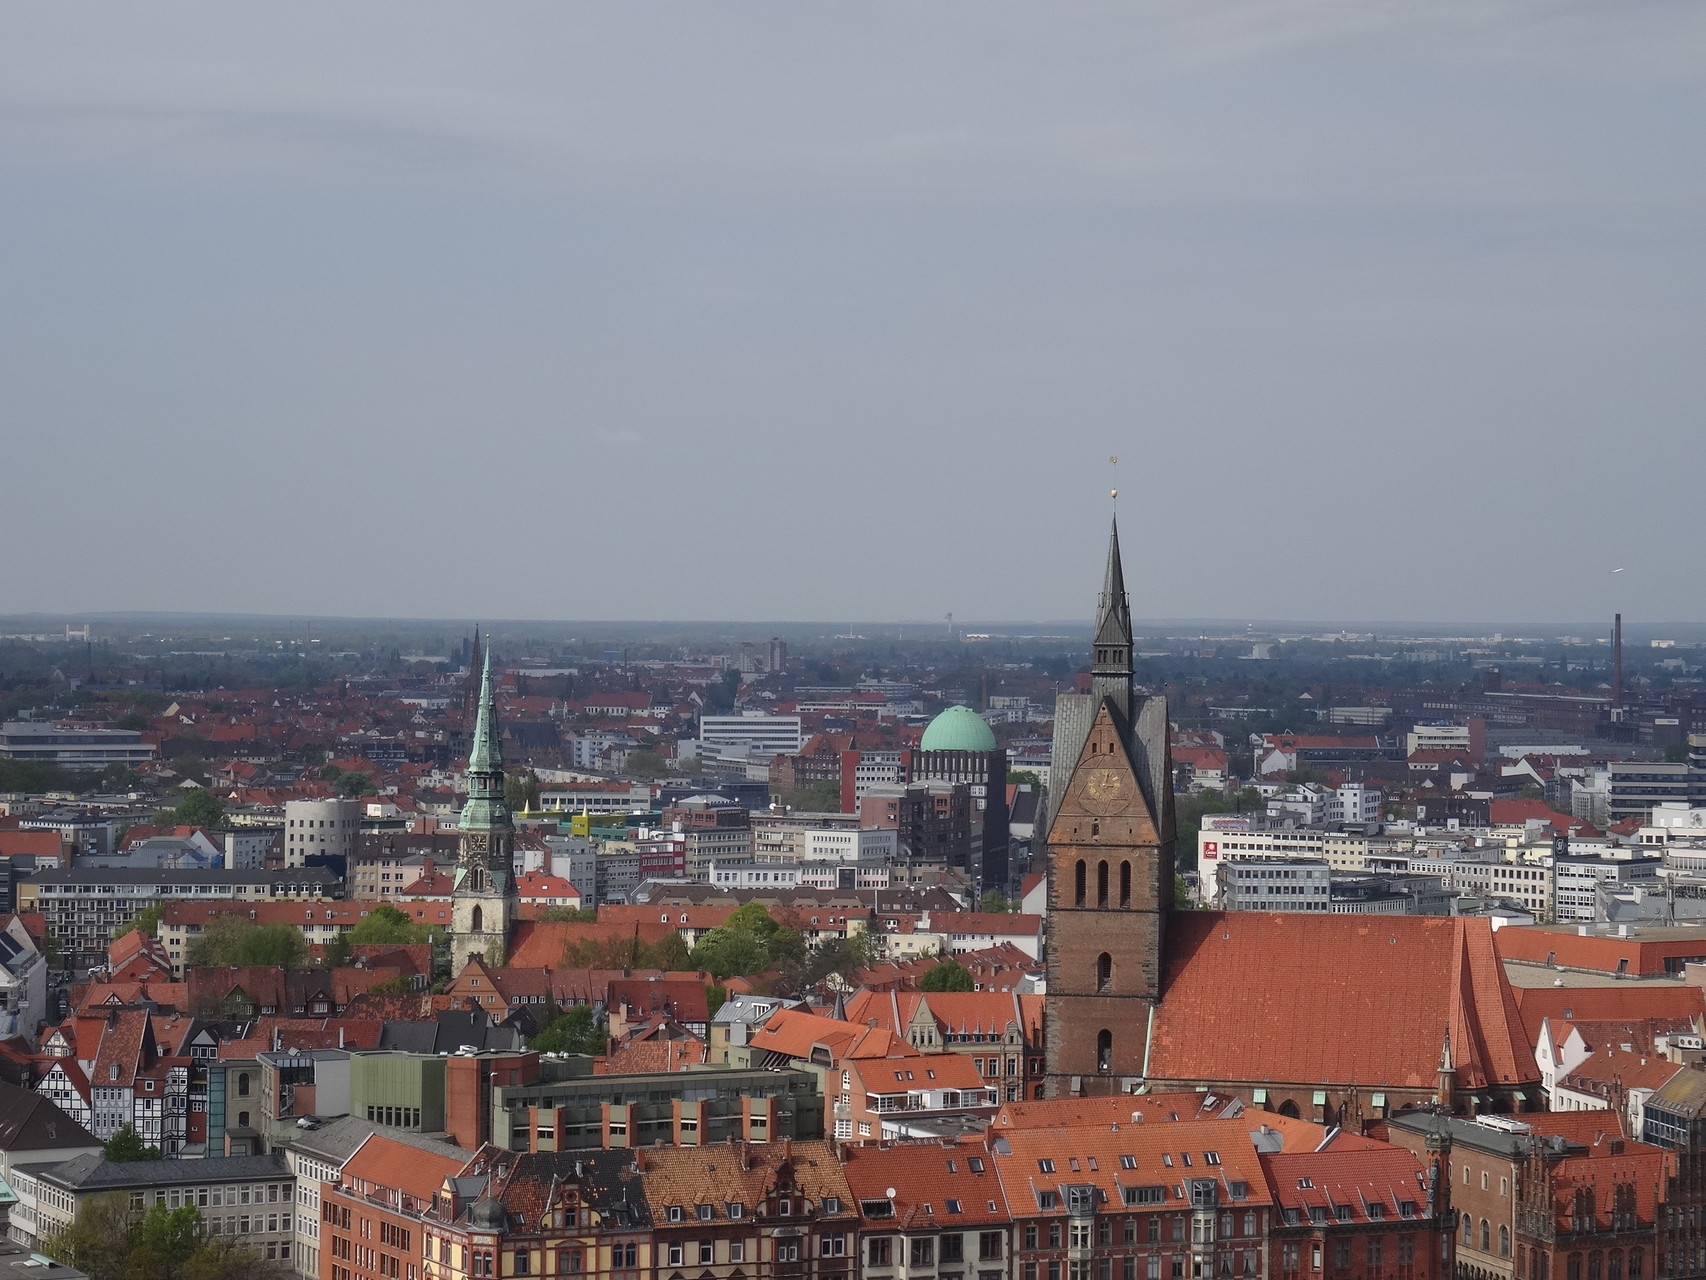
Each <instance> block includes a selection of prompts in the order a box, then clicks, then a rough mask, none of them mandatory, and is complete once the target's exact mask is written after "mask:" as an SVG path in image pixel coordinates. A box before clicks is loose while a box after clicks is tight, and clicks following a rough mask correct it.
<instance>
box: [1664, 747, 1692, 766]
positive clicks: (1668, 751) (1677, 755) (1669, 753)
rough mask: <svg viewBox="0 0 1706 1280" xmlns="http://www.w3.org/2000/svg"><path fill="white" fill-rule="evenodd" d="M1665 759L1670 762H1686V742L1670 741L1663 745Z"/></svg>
mask: <svg viewBox="0 0 1706 1280" xmlns="http://www.w3.org/2000/svg"><path fill="white" fill-rule="evenodd" d="M1665 760H1666V761H1667V762H1669V763H1670V764H1687V763H1688V743H1686V742H1672V743H1669V744H1668V745H1667V746H1666V747H1665Z"/></svg>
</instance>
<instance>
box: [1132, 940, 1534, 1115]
mask: <svg viewBox="0 0 1706 1280" xmlns="http://www.w3.org/2000/svg"><path fill="white" fill-rule="evenodd" d="M1164 972H1165V979H1164V981H1165V985H1164V989H1163V996H1162V1000H1161V1003H1160V1005H1159V1006H1158V1007H1157V1009H1156V1011H1155V1022H1154V1028H1153V1032H1152V1034H1151V1037H1150V1056H1149V1072H1148V1075H1149V1078H1150V1079H1151V1080H1156V1081H1198V1080H1203V1081H1226V1082H1255V1083H1258V1084H1265V1083H1276V1082H1296V1083H1305V1082H1308V1083H1312V1084H1314V1085H1316V1086H1319V1085H1321V1084H1332V1085H1353V1086H1370V1087H1376V1088H1379V1087H1386V1088H1396V1089H1412V1090H1415V1089H1424V1090H1431V1089H1432V1088H1433V1086H1434V1083H1435V1071H1434V1068H1435V1064H1436V1063H1437V1062H1438V1061H1439V1055H1440V1047H1441V1043H1442V1041H1443V1038H1444V1035H1445V1033H1446V1031H1447V1030H1448V1029H1449V1030H1450V1033H1451V1045H1452V1054H1453V1057H1454V1060H1455V1063H1456V1068H1457V1085H1458V1087H1459V1088H1460V1089H1479V1088H1486V1087H1489V1086H1492V1085H1503V1086H1512V1087H1518V1086H1522V1085H1526V1084H1537V1083H1538V1081H1539V1078H1540V1072H1539V1070H1538V1068H1537V1067H1536V1066H1535V1062H1534V1054H1533V1050H1532V1049H1531V1048H1530V1046H1529V1042H1528V1041H1527V1040H1525V1038H1524V1035H1525V1033H1524V1030H1523V1025H1522V1022H1521V1019H1520V1018H1519V1017H1518V1014H1517V1007H1516V1002H1515V1000H1514V998H1513V997H1512V994H1511V991H1510V988H1509V985H1508V983H1507V982H1506V981H1505V978H1504V971H1503V969H1502V967H1501V966H1500V965H1499V962H1498V958H1497V955H1496V954H1495V953H1494V951H1493V946H1492V929H1491V926H1490V925H1489V924H1488V922H1487V921H1485V920H1476V919H1451V918H1447V917H1419V916H1413V917H1399V918H1390V917H1374V916H1360V915H1325V916H1319V917H1313V916H1307V915H1291V914H1288V915H1275V914H1264V913H1260V912H1253V911H1240V912H1219V911H1213V912H1210V911H1184V912H1178V913H1175V914H1174V916H1173V917H1172V920H1171V921H1170V924H1169V928H1168V932H1167V955H1166V964H1165V971H1164ZM1353 1029H1354V1034H1353V1033H1352V1032H1353Z"/></svg>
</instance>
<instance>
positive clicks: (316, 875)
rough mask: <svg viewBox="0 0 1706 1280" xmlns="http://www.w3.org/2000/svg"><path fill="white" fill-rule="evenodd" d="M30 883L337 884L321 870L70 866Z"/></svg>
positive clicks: (40, 874)
mask: <svg viewBox="0 0 1706 1280" xmlns="http://www.w3.org/2000/svg"><path fill="white" fill-rule="evenodd" d="M28 879H29V882H30V883H31V884H316V883H318V884H328V885H331V884H337V883H338V877H337V876H335V875H333V874H332V873H331V872H330V871H327V870H326V869H325V868H324V867H295V868H292V869H291V870H288V871H227V870H225V869H224V868H223V867H210V868H190V869H187V870H183V871H173V870H170V869H162V868H159V867H145V868H139V867H72V868H71V869H70V870H68V871H66V870H59V869H54V870H49V871H38V872H36V873H35V874H34V875H32V876H30V877H28Z"/></svg>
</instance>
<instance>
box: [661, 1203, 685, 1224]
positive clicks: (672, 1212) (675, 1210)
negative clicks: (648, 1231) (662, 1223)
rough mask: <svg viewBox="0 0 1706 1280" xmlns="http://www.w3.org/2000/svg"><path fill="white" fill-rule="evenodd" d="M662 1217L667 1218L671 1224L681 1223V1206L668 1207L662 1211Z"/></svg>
mask: <svg viewBox="0 0 1706 1280" xmlns="http://www.w3.org/2000/svg"><path fill="white" fill-rule="evenodd" d="M664 1216H665V1217H666V1218H668V1219H669V1220H670V1221H671V1222H680V1221H681V1206H680V1205H678V1204H672V1205H670V1206H669V1207H668V1208H666V1209H665V1210H664Z"/></svg>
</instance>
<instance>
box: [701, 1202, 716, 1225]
mask: <svg viewBox="0 0 1706 1280" xmlns="http://www.w3.org/2000/svg"><path fill="white" fill-rule="evenodd" d="M715 1216H716V1211H715V1210H714V1209H712V1208H711V1206H710V1205H708V1204H702V1205H700V1206H699V1221H700V1222H709V1221H710V1220H711V1219H712V1218H714V1217H715Z"/></svg>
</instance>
